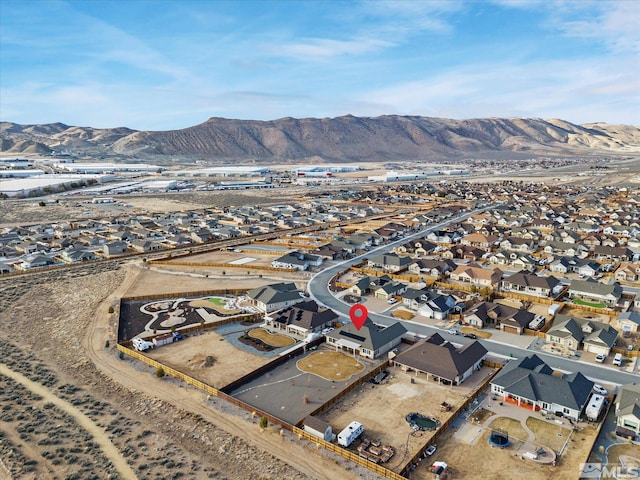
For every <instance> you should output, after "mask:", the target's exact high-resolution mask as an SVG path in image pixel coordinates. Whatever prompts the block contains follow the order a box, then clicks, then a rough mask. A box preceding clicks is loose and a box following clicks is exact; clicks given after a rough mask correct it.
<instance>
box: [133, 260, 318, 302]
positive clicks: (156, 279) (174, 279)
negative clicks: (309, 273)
mask: <svg viewBox="0 0 640 480" xmlns="http://www.w3.org/2000/svg"><path fill="white" fill-rule="evenodd" d="M138 271H139V273H138V277H137V279H136V281H135V283H133V284H132V285H131V287H130V288H129V290H128V291H127V292H126V296H135V295H155V294H160V295H162V294H168V293H175V294H180V293H183V292H194V291H201V290H224V289H226V288H238V289H246V290H250V289H252V288H255V287H259V286H262V285H268V284H270V283H274V282H282V281H288V282H291V281H294V280H292V279H291V278H290V277H286V276H284V275H282V276H279V275H272V274H271V273H269V274H263V275H262V278H260V277H259V276H258V275H257V274H255V276H254V275H251V276H247V274H246V272H244V271H241V272H237V273H236V272H231V271H230V272H228V273H227V275H218V276H215V275H210V276H209V277H205V274H204V273H195V269H194V270H193V271H191V270H189V271H187V272H185V271H183V270H181V268H179V267H169V266H167V265H163V266H162V267H151V268H139V269H138ZM296 285H297V286H298V287H299V288H300V287H301V288H304V286H305V285H306V283H305V282H304V281H300V283H299V284H298V283H296Z"/></svg>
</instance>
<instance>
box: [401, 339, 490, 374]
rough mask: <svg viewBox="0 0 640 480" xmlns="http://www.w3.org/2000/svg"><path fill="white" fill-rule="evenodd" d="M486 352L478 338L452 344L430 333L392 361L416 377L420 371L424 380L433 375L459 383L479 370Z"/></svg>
mask: <svg viewBox="0 0 640 480" xmlns="http://www.w3.org/2000/svg"><path fill="white" fill-rule="evenodd" d="M486 356H487V349H486V348H484V347H483V346H482V344H480V342H477V341H473V342H470V343H467V344H466V345H463V346H461V347H456V346H455V345H453V344H452V343H450V342H448V341H446V340H444V339H443V338H442V337H441V336H440V335H439V334H438V333H434V334H432V335H431V336H429V337H426V338H423V339H422V340H420V341H419V342H418V343H416V344H415V345H413V346H412V347H410V348H409V349H407V350H405V351H404V352H402V353H400V354H399V355H398V356H397V357H395V358H394V359H393V363H394V365H396V366H400V367H401V368H402V369H403V370H404V371H413V372H415V375H416V377H417V376H418V374H420V373H423V374H426V376H427V380H429V379H430V378H431V377H433V378H434V379H435V380H437V381H439V382H442V381H444V382H445V383H450V384H451V385H460V384H461V383H462V382H464V381H465V380H466V379H467V378H469V377H470V376H471V375H472V374H473V372H475V371H478V370H480V367H481V366H482V361H483V360H484V358H485V357H486Z"/></svg>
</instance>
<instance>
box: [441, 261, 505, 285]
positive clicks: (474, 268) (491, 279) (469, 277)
mask: <svg viewBox="0 0 640 480" xmlns="http://www.w3.org/2000/svg"><path fill="white" fill-rule="evenodd" d="M449 277H450V278H451V280H456V281H458V282H463V283H470V284H472V285H475V286H478V287H491V286H493V285H496V284H497V283H498V282H499V281H500V280H501V279H502V270H500V269H499V268H494V269H491V270H488V269H485V268H482V267H481V266H480V265H477V264H475V263H471V264H469V265H460V266H459V267H458V268H456V269H455V270H454V271H453V272H451V274H450V276H449Z"/></svg>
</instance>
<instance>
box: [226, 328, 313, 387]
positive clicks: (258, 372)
mask: <svg viewBox="0 0 640 480" xmlns="http://www.w3.org/2000/svg"><path fill="white" fill-rule="evenodd" d="M322 342H324V338H323V337H319V338H316V339H315V340H313V341H311V342H309V343H307V344H304V345H300V346H299V347H298V348H296V349H295V350H293V351H291V352H289V354H288V355H286V356H285V355H283V356H278V357H276V358H274V359H273V360H271V361H270V362H268V363H266V364H264V365H262V366H261V367H259V368H257V369H255V370H253V371H251V372H249V373H247V374H246V375H244V376H242V377H240V378H238V379H237V380H234V381H233V382H231V383H229V384H228V385H225V386H224V387H222V388H221V389H220V390H221V391H223V392H224V393H227V394H229V393H230V392H232V391H234V390H235V389H237V388H239V387H241V386H242V385H244V384H245V383H248V382H250V381H252V380H254V379H256V378H258V377H260V376H262V375H264V374H265V373H267V372H270V371H271V370H273V369H274V368H276V367H279V366H280V365H282V364H283V363H287V362H288V361H289V360H290V359H291V358H294V357H297V356H299V355H301V354H303V353H305V352H306V351H307V350H309V349H310V348H312V347H316V346H318V345H320V344H321V343H322Z"/></svg>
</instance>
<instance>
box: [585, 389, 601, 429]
mask: <svg viewBox="0 0 640 480" xmlns="http://www.w3.org/2000/svg"><path fill="white" fill-rule="evenodd" d="M603 406H604V396H602V395H598V394H597V393H594V394H593V395H591V398H590V399H589V403H587V408H585V410H584V413H585V415H586V416H587V418H588V419H589V420H591V421H592V422H596V421H598V417H599V416H600V412H601V411H602V407H603Z"/></svg>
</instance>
